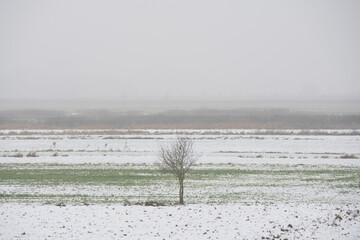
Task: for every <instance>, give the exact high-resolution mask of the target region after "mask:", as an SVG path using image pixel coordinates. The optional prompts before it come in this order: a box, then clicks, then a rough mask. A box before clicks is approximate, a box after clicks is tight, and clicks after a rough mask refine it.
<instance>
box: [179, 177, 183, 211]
mask: <svg viewBox="0 0 360 240" xmlns="http://www.w3.org/2000/svg"><path fill="white" fill-rule="evenodd" d="M179 184H180V189H179V203H180V204H181V205H184V179H182V178H181V179H179Z"/></svg>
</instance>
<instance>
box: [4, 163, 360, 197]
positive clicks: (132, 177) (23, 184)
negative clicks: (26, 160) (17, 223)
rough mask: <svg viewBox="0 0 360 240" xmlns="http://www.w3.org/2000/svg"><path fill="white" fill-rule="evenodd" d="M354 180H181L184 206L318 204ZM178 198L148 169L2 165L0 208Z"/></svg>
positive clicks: (349, 173)
mask: <svg viewBox="0 0 360 240" xmlns="http://www.w3.org/2000/svg"><path fill="white" fill-rule="evenodd" d="M358 174H359V168H348V167H338V168H331V167H322V168H320V167H319V168H316V167H314V166H312V167H306V166H301V167H299V168H298V167H296V166H295V167H294V166H292V167H291V166H290V167H289V166H284V165H270V166H265V167H264V166H256V165H253V166H250V165H249V166H241V167H239V168H235V167H227V168H219V167H218V168H217V167H213V168H195V169H193V170H192V171H190V172H189V173H188V174H187V176H186V179H185V200H186V202H187V203H201V202H204V203H206V202H214V203H215V202H216V203H233V202H253V201H259V202H261V201H267V202H288V201H300V202H301V201H308V200H309V199H310V200H309V201H311V199H318V198H317V196H316V194H317V191H318V190H324V189H325V191H329V192H330V193H332V194H338V193H339V190H337V189H341V191H342V192H340V193H339V194H345V193H348V192H349V191H350V192H354V191H356V190H357V189H358V188H359V177H358ZM1 186H6V187H9V186H10V187H12V189H13V190H12V191H14V193H13V194H5V193H4V192H1ZM49 187H50V189H53V191H55V192H56V191H57V190H58V189H60V191H59V193H58V194H56V193H55V194H41V189H46V188H49ZM68 188H74V189H75V190H76V189H78V192H81V191H82V193H87V192H88V190H89V189H90V193H89V194H67V193H66V191H67V190H66V189H68ZM16 189H18V190H16ZM32 189H37V192H38V193H33V194H29V192H31V191H32ZM61 189H65V190H61ZM91 189H92V190H91ZM97 190H100V192H97ZM303 190H308V191H309V193H311V192H314V196H309V197H308V198H309V199H307V198H306V199H301V197H304V196H306V193H303ZM91 191H92V192H91ZM111 191H115V192H111ZM72 192H73V191H72ZM76 192H77V191H75V193H76ZM177 194H178V182H177V179H176V177H174V176H173V175H171V174H163V173H160V172H159V171H158V170H157V169H155V168H153V167H150V166H147V167H146V166H145V167H144V166H143V167H141V168H138V166H137V167H131V166H119V165H111V164H110V165H109V164H83V165H61V164H57V165H54V164H32V165H29V164H27V165H25V164H0V202H8V201H18V202H42V203H49V204H57V203H59V202H63V203H65V204H66V203H76V204H85V203H86V204H95V203H123V200H124V199H128V201H130V202H131V203H132V204H135V203H137V202H138V203H145V202H146V201H155V202H159V203H160V202H165V203H166V204H172V203H176V202H177ZM356 194H358V193H355V195H356ZM299 198H300V199H299ZM322 201H325V200H322Z"/></svg>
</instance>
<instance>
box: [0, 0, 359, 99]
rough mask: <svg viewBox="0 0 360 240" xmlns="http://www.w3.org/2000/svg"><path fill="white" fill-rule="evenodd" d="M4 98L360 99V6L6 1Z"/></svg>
mask: <svg viewBox="0 0 360 240" xmlns="http://www.w3.org/2000/svg"><path fill="white" fill-rule="evenodd" d="M0 99H38V100H39V99H40V100H42V99H65V100H84V99H93V100H205V101H206V100H212V101H214V100H215V101H217V100H219V101H221V100H266V99H272V100H279V99H280V100H281V99H283V100H304V99H305V100H360V1H358V0H354V1H347V0H339V1H331V0H326V1H313V0H309V1H254V0H251V1H239V0H234V1H227V0H221V1H220V0H219V1H212V0H204V1H197V0H191V1H186V0H185V1H173V0H158V1H154V0H152V1H148V0H146V1H145V0H144V1H138V0H129V1H106V0H105V1H100V0H99V1H89V0H78V1H51V0H45V1H36V0H35V1H4V0H0Z"/></svg>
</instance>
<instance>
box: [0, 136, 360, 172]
mask: <svg viewBox="0 0 360 240" xmlns="http://www.w3.org/2000/svg"><path fill="white" fill-rule="evenodd" d="M176 134H177V135H179V136H186V137H189V136H190V137H192V138H193V139H195V143H196V148H197V150H198V152H200V153H201V158H200V160H199V163H202V164H218V163H234V164H249V163H256V164H265V163H266V164H277V163H279V164H316V165H317V164H333V165H342V166H345V165H347V166H355V165H357V166H359V165H360V161H359V160H357V158H358V157H360V130H313V131H311V130H306V131H305V130H303V131H302V130H132V131H127V130H42V131H41V130H33V131H20V130H18V131H16V130H15V131H9V130H2V131H0V163H64V164H79V163H116V164H126V163H130V164H135V163H136V164H139V163H142V164H153V163H154V161H156V159H157V154H158V151H159V147H160V145H163V144H166V143H168V142H169V140H170V139H171V138H173V137H174V136H175V135H176ZM29 152H34V153H36V156H37V157H26V155H27V154H28V153H29ZM352 155H353V156H354V157H351V156H352ZM19 156H20V157H19ZM349 156H350V157H349Z"/></svg>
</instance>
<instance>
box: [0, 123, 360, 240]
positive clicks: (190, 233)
mask: <svg viewBox="0 0 360 240" xmlns="http://www.w3.org/2000/svg"><path fill="white" fill-rule="evenodd" d="M176 134H178V135H180V136H186V137H188V136H191V137H192V138H193V139H194V140H195V144H196V150H197V151H198V152H200V153H201V157H200V159H199V162H198V165H197V166H196V167H195V169H194V171H193V172H191V173H189V176H188V178H187V180H186V182H185V201H186V202H187V203H188V205H185V206H177V205H175V206H174V205H173V204H174V202H175V201H176V200H177V191H178V189H177V182H176V179H174V178H173V177H171V176H169V175H165V176H164V175H163V174H160V173H159V172H158V171H157V170H156V168H155V167H154V166H153V163H154V162H155V161H156V160H157V154H158V151H159V147H160V146H161V145H166V144H168V143H169V141H171V139H172V138H174V136H175V135H176ZM29 153H31V154H29ZM359 158H360V131H359V130H321V131H320V130H312V131H309V130H306V131H302V130H156V129H155V130H132V131H128V130H105V131H104V130H32V131H22V130H15V131H14V130H0V239H262V238H264V239H266V238H268V239H360V212H359V211H360V210H359V209H360V159H359ZM147 200H155V201H159V202H160V201H164V202H165V203H168V204H170V206H163V207H150V206H147V207H146V206H139V205H136V204H139V203H140V204H141V203H143V202H145V201H147ZM123 202H127V203H130V205H131V206H124V205H123ZM57 205H58V206H57ZM64 205H65V206H64Z"/></svg>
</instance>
